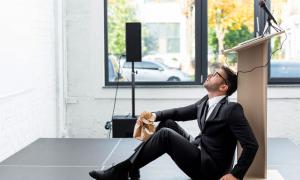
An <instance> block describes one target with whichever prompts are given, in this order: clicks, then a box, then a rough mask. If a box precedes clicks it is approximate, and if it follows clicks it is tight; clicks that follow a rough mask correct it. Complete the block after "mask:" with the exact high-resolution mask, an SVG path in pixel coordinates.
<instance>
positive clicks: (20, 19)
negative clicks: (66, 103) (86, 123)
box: [0, 0, 57, 161]
mask: <svg viewBox="0 0 300 180" xmlns="http://www.w3.org/2000/svg"><path fill="white" fill-rule="evenodd" d="M54 12H55V11H54V0H42V1H41V0H26V1H24V0H9V1H1V2H0V147H1V148H0V161H2V160H4V159H5V158H7V157H9V156H10V155H12V154H13V153H15V152H17V151H19V150H20V149H22V148H23V147H25V146H27V145H28V144H30V143H31V142H33V141H34V140H36V139H37V138H39V137H56V133H57V132H56V129H57V128H56V125H57V122H56V71H55V64H56V61H55V51H56V50H55V16H54Z"/></svg>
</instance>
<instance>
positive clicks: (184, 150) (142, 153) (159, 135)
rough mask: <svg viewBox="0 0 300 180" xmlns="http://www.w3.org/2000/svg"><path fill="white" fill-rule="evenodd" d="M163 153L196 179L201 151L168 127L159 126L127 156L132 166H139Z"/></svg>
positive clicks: (198, 174)
mask: <svg viewBox="0 0 300 180" xmlns="http://www.w3.org/2000/svg"><path fill="white" fill-rule="evenodd" d="M164 153H167V154H168V155H170V157H171V158H172V159H173V160H174V161H175V163H176V164H177V165H178V166H179V168H180V169H181V170H183V171H184V172H185V173H186V174H187V175H188V176H190V177H192V178H195V179H197V178H198V177H199V176H200V173H199V171H200V168H201V167H200V163H201V157H200V155H201V152H200V150H199V149H198V148H197V147H196V146H194V145H192V144H191V143H190V142H189V140H188V139H186V138H185V137H183V136H182V135H180V134H179V133H177V132H175V131H174V130H172V129H170V128H161V129H159V130H158V131H157V132H156V133H155V134H153V135H152V136H151V137H150V138H149V139H148V140H147V141H146V142H144V143H143V145H142V146H141V147H140V148H139V149H138V150H137V152H136V153H135V154H133V156H131V157H130V158H129V160H130V162H131V163H132V168H137V169H138V168H141V167H143V166H145V165H146V164H148V163H150V162H151V161H153V160H155V159H156V158H158V157H160V156H161V155H163V154H164Z"/></svg>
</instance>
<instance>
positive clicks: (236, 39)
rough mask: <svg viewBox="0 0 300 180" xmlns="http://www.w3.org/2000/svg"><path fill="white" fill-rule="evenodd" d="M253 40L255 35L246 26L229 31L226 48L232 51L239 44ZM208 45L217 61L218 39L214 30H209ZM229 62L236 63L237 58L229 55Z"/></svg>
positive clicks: (225, 39)
mask: <svg viewBox="0 0 300 180" xmlns="http://www.w3.org/2000/svg"><path fill="white" fill-rule="evenodd" d="M251 38H253V33H252V32H250V31H249V29H248V27H247V26H246V25H242V26H241V29H238V30H231V29H228V31H227V33H226V34H225V37H224V48H225V49H230V48H232V47H234V46H236V45H238V44H239V43H241V42H243V41H246V40H248V39H251ZM208 45H209V48H210V49H211V50H212V52H213V53H214V54H215V57H214V60H216V58H217V53H218V38H217V35H216V32H215V30H214V28H210V29H209V33H208ZM227 61H228V63H235V62H236V57H235V56H234V55H229V56H228V59H227Z"/></svg>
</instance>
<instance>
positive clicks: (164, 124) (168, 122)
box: [156, 119, 177, 130]
mask: <svg viewBox="0 0 300 180" xmlns="http://www.w3.org/2000/svg"><path fill="white" fill-rule="evenodd" d="M175 126H177V123H176V122H175V121H174V120H172V119H167V120H165V121H161V122H160V123H159V124H158V126H157V128H156V130H160V129H161V128H164V127H166V128H171V129H173V128H174V127H175Z"/></svg>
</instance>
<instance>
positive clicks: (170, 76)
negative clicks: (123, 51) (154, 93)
mask: <svg viewBox="0 0 300 180" xmlns="http://www.w3.org/2000/svg"><path fill="white" fill-rule="evenodd" d="M121 64H122V65H121V67H122V75H123V76H124V77H125V78H126V79H127V80H128V81H131V64H132V63H131V62H125V61H124V60H123V62H122V61H121ZM134 69H135V70H136V71H137V74H136V76H135V80H136V81H169V82H171V81H191V78H190V77H189V76H188V75H187V74H185V73H183V72H181V71H179V70H177V69H172V68H169V67H168V66H166V65H164V64H162V63H160V62H156V61H152V60H147V59H143V61H142V62H135V64H134Z"/></svg>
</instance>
